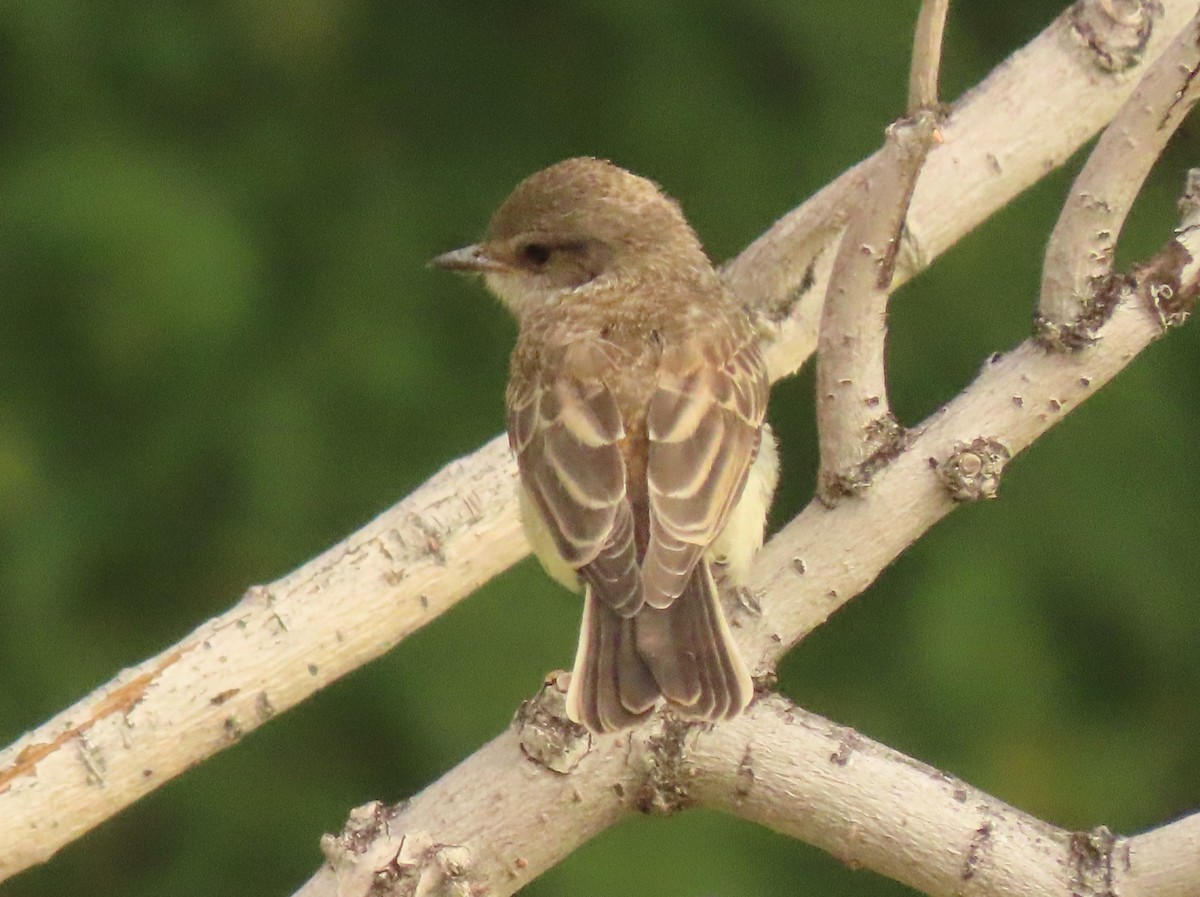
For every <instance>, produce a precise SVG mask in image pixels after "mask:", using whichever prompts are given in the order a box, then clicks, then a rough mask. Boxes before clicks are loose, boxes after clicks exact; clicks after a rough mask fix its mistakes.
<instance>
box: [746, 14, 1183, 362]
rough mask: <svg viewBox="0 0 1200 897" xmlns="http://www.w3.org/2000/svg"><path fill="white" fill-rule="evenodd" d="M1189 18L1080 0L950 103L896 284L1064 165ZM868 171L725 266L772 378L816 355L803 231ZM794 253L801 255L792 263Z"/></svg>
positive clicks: (818, 248) (818, 249)
mask: <svg viewBox="0 0 1200 897" xmlns="http://www.w3.org/2000/svg"><path fill="white" fill-rule="evenodd" d="M1195 11H1196V6H1195V4H1194V3H1192V2H1190V0H1186V2H1185V0H1164V2H1162V3H1161V4H1160V3H1158V2H1156V0H1123V2H1121V3H1119V4H1114V3H1113V2H1112V0H1083V2H1080V3H1076V4H1075V5H1073V6H1072V7H1071V8H1070V9H1069V10H1068V11H1067V12H1065V13H1064V14H1063V15H1062V16H1060V17H1059V18H1058V19H1057V20H1055V21H1054V22H1053V23H1051V24H1050V26H1049V27H1048V28H1046V30H1045V31H1043V32H1042V33H1041V34H1040V35H1039V36H1038V37H1037V38H1036V39H1035V40H1033V41H1031V42H1030V43H1029V44H1027V45H1026V46H1025V47H1023V48H1022V49H1020V50H1018V51H1017V52H1016V53H1014V54H1013V55H1012V56H1010V57H1009V58H1008V60H1006V61H1005V63H1004V64H1003V65H1000V66H999V67H997V68H996V70H995V71H993V72H992V73H991V74H990V75H989V76H988V77H987V78H986V79H984V81H983V82H981V83H980V84H979V85H978V86H977V87H975V88H973V89H972V90H971V91H969V92H968V93H967V94H965V95H964V96H963V97H961V98H960V99H959V100H958V101H957V102H956V103H955V104H954V106H953V109H952V111H951V112H950V114H949V115H948V116H947V118H946V120H945V121H944V122H943V124H942V127H941V132H942V138H943V141H942V144H941V145H939V146H937V147H935V148H934V149H933V150H932V151H931V152H930V153H929V157H928V158H927V160H926V162H925V167H924V169H923V170H922V172H921V177H920V178H919V179H918V181H917V187H916V191H915V193H914V194H913V199H912V204H911V206H910V208H909V210H908V218H907V221H906V230H905V235H904V242H903V245H902V246H901V252H900V257H899V259H898V263H897V269H896V278H895V285H897V286H898V285H899V284H901V283H903V282H904V281H906V280H908V279H909V278H910V277H912V276H913V275H914V274H915V273H916V272H917V271H920V270H922V269H923V268H925V267H926V266H927V265H928V264H929V263H930V262H931V261H932V260H933V259H935V258H937V256H939V255H941V253H943V252H945V251H946V250H947V249H948V248H949V247H950V246H952V245H953V244H954V242H955V241H956V240H958V239H959V237H961V236H962V235H963V234H965V233H969V232H970V231H971V230H973V229H974V228H975V227H976V226H977V225H978V224H979V223H980V222H981V221H983V220H984V219H985V218H987V217H988V216H989V215H991V214H992V213H993V212H994V211H995V210H996V209H998V208H1000V207H1001V206H1003V205H1004V204H1005V203H1007V202H1008V201H1009V200H1010V199H1012V197H1013V196H1015V195H1017V194H1018V193H1020V192H1021V191H1022V190H1024V189H1025V188H1026V187H1028V186H1029V185H1030V184H1033V183H1036V182H1037V181H1038V180H1039V179H1041V178H1042V177H1044V176H1045V175H1046V173H1047V172H1048V171H1050V170H1052V169H1054V168H1057V167H1058V166H1059V165H1061V164H1062V163H1063V162H1065V161H1066V160H1067V159H1068V158H1069V157H1070V156H1071V154H1072V153H1074V152H1075V150H1077V149H1078V148H1079V147H1080V146H1081V145H1082V144H1083V143H1084V142H1085V141H1086V140H1088V139H1090V138H1091V137H1092V135H1093V134H1095V133H1096V131H1097V130H1098V129H1099V128H1100V127H1102V126H1103V125H1104V124H1105V123H1106V122H1107V121H1108V120H1109V119H1110V118H1111V117H1112V116H1113V114H1114V113H1115V112H1116V110H1117V108H1118V107H1119V106H1120V105H1121V103H1122V102H1123V101H1124V100H1125V98H1126V97H1128V96H1129V94H1130V92H1131V91H1132V90H1133V87H1134V86H1135V84H1136V79H1137V76H1138V73H1139V71H1140V66H1142V65H1144V64H1145V63H1144V61H1145V60H1152V59H1154V58H1156V56H1157V55H1158V54H1159V53H1161V52H1162V51H1163V50H1164V49H1165V47H1166V46H1167V44H1168V43H1169V42H1170V40H1171V38H1173V37H1174V36H1175V35H1176V34H1177V33H1178V32H1179V31H1180V30H1181V29H1182V28H1183V27H1184V25H1185V24H1186V23H1187V21H1188V19H1189V18H1191V16H1192V15H1193V14H1194V13H1195ZM1118 13H1119V14H1118ZM869 164H871V160H867V161H866V162H863V163H860V164H859V165H858V166H855V167H854V168H852V169H850V170H849V171H847V172H846V173H844V174H843V175H841V176H840V177H838V178H837V179H836V180H835V181H833V182H832V183H831V184H829V185H828V186H827V187H825V188H823V189H822V190H820V191H819V192H818V193H817V194H815V195H814V196H813V197H812V198H811V199H810V200H809V201H808V202H806V203H804V204H803V205H802V206H800V207H799V208H797V209H796V210H794V211H792V212H789V213H788V214H787V215H785V216H784V217H783V218H781V219H780V220H779V221H778V222H777V223H776V224H775V225H774V226H772V227H771V228H770V229H769V230H768V231H767V232H766V233H764V234H763V235H762V236H760V237H759V238H758V239H757V240H755V241H754V242H753V243H752V244H750V246H748V247H747V248H746V249H745V250H743V252H742V253H741V254H740V255H738V257H737V258H735V259H733V260H732V261H730V262H729V263H728V265H727V266H726V267H725V270H724V274H725V279H726V282H727V283H729V285H730V286H731V287H732V289H733V290H734V292H735V293H736V294H737V295H739V296H742V297H743V298H744V300H745V301H746V303H747V304H749V305H752V306H754V307H756V308H759V309H761V310H763V312H764V315H765V321H766V323H767V324H768V325H769V328H768V330H769V335H770V340H769V342H770V345H769V346H768V349H767V363H768V365H769V367H770V369H771V376H772V378H773V379H778V378H780V377H782V376H785V375H787V374H790V373H792V372H793V371H796V370H798V369H799V368H800V367H801V365H803V364H804V362H805V361H807V360H808V358H809V356H810V355H811V354H812V352H813V350H814V349H815V348H816V334H817V322H818V321H819V320H820V315H821V303H822V300H823V298H824V296H825V291H826V286H827V283H828V271H829V268H830V266H831V263H832V259H830V258H829V256H830V255H831V253H828V252H823V251H822V250H823V249H825V246H823V245H822V244H821V243H820V242H819V241H818V240H815V239H813V236H814V234H813V231H812V228H813V227H815V226H818V225H819V226H820V227H821V228H822V229H824V230H831V231H834V232H836V230H838V229H839V228H840V225H839V223H838V220H837V219H838V218H839V217H840V216H843V215H845V213H846V208H845V206H846V197H847V195H848V194H849V192H850V189H851V185H852V184H853V183H854V182H855V180H856V179H857V178H859V177H861V175H862V172H863V170H864V168H865V166H867V165H869ZM844 220H845V219H844V218H843V219H842V221H843V223H844ZM798 244H800V245H802V246H803V249H804V251H803V252H802V253H800V254H798V255H794V254H793V250H794V249H795V248H796V247H797V245H798ZM814 260H815V261H814Z"/></svg>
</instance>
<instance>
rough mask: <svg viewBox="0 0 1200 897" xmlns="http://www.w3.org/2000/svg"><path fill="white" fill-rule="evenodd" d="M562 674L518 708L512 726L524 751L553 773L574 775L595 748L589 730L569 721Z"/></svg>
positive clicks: (564, 677)
mask: <svg viewBox="0 0 1200 897" xmlns="http://www.w3.org/2000/svg"><path fill="white" fill-rule="evenodd" d="M567 675H568V674H567V673H565V672H563V671H561V670H560V671H558V672H556V673H552V674H551V675H549V676H547V677H546V682H545V684H544V685H543V686H542V688H541V690H540V691H538V693H537V694H536V695H535V696H534V697H532V698H530V699H529V700H528V701H525V702H524V703H522V704H521V706H520V707H519V708H518V709H517V713H516V716H514V717H513V723H514V724H515V725H516V726H517V730H518V731H517V741H518V743H519V744H520V745H521V751H522V752H523V753H524V754H525V756H526V757H528V758H529V759H530V760H531V761H532V762H534V763H537V764H538V765H539V766H544V767H545V768H546V769H548V770H550V771H551V772H556V773H559V774H561V775H566V774H567V773H569V772H571V770H573V769H574V768H575V767H576V766H578V765H579V761H580V760H582V759H583V758H584V757H585V756H586V755H587V752H588V751H589V750H591V747H592V738H591V736H590V735H589V734H588V731H587V729H585V728H584V727H583V726H581V725H579V724H578V723H573V722H571V721H570V720H569V719H567V691H566V688H565V681H564V680H565V679H566V676H567Z"/></svg>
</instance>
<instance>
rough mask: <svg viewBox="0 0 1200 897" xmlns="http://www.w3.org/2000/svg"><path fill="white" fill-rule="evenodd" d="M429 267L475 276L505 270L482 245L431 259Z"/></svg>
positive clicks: (467, 247)
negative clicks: (469, 273) (463, 272)
mask: <svg viewBox="0 0 1200 897" xmlns="http://www.w3.org/2000/svg"><path fill="white" fill-rule="evenodd" d="M429 267H431V268H445V269H446V270H447V271H467V272H471V273H475V274H486V273H487V272H489V271H503V270H504V268H505V266H504V265H503V264H502V263H500V262H499V261H497V260H496V259H494V258H493V257H492V256H490V255H488V252H487V250H486V249H485V248H484V247H483V245H482V244H480V243H476V244H475V245H473V246H464V247H463V248H462V249H452V250H451V251H450V252H444V253H442V254H441V255H439V256H438V257H437V258H434V259H430V260H429Z"/></svg>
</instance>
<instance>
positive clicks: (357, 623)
mask: <svg viewBox="0 0 1200 897" xmlns="http://www.w3.org/2000/svg"><path fill="white" fill-rule="evenodd" d="M1163 8H1164V10H1165V14H1164V16H1163V18H1162V20H1161V22H1160V23H1159V25H1160V26H1161V27H1157V28H1155V29H1153V31H1152V32H1151V31H1150V29H1148V28H1147V29H1146V30H1147V33H1149V35H1150V37H1149V43H1148V44H1145V43H1144V42H1143V43H1141V44H1138V50H1139V51H1140V50H1142V49H1143V48H1144V50H1145V52H1146V53H1147V54H1149V55H1150V56H1151V58H1152V57H1153V55H1154V54H1156V53H1157V52H1160V50H1161V48H1162V47H1163V46H1165V43H1166V41H1167V39H1168V36H1169V35H1170V34H1172V33H1174V32H1175V31H1176V30H1178V29H1179V28H1180V27H1182V24H1183V22H1184V21H1185V20H1186V18H1187V17H1188V16H1189V15H1190V14H1191V13H1192V12H1194V4H1192V3H1185V2H1183V0H1165V2H1164V3H1163ZM1076 21H1077V18H1076V17H1075V16H1074V15H1072V17H1069V18H1068V17H1063V18H1060V19H1059V20H1058V21H1056V22H1055V23H1054V24H1053V25H1051V26H1050V28H1048V29H1047V30H1046V32H1044V33H1043V34H1042V35H1041V36H1040V37H1039V38H1038V39H1036V40H1035V41H1034V42H1033V43H1032V44H1030V45H1029V46H1028V47H1026V48H1025V49H1024V50H1022V51H1020V52H1019V53H1017V54H1016V55H1015V56H1014V57H1012V58H1011V59H1010V60H1009V61H1008V62H1007V63H1005V64H1004V65H1003V66H1002V67H1001V68H1000V69H998V70H997V72H996V73H994V74H993V75H992V76H991V77H990V78H989V79H988V80H987V81H986V82H985V83H984V84H983V85H981V86H980V87H979V88H977V89H976V90H975V91H973V92H972V93H971V94H970V95H968V96H967V97H965V98H964V99H963V101H962V102H960V103H959V104H958V106H957V107H956V109H955V112H954V114H953V117H952V120H951V122H949V123H948V124H947V126H946V129H945V131H944V133H945V134H946V137H947V145H945V146H942V147H939V148H938V149H937V150H935V151H934V152H933V153H931V154H930V159H929V165H927V171H926V176H924V177H922V178H921V180H920V182H919V183H918V185H917V190H916V193H915V195H914V197H913V203H912V208H911V210H910V214H909V220H908V225H909V231H910V233H912V234H916V237H915V238H914V240H913V242H912V245H913V246H916V247H919V249H918V250H915V251H914V252H913V253H912V254H911V256H909V257H908V258H902V259H901V262H902V269H903V271H904V273H905V275H906V276H908V275H911V273H912V272H913V271H914V270H916V269H917V268H919V267H921V266H923V265H924V264H925V263H927V261H928V260H929V259H931V258H932V257H934V256H935V255H936V254H937V253H939V252H941V251H942V250H944V249H945V248H946V247H947V246H949V245H950V244H951V243H952V242H953V241H954V240H955V239H957V238H958V237H959V236H961V235H962V234H963V233H965V232H967V231H969V230H970V229H971V228H972V227H974V226H975V225H976V224H977V223H978V222H979V221H980V220H982V218H984V217H986V215H987V214H989V213H990V212H991V211H993V210H994V209H996V208H998V207H999V206H1000V205H1002V204H1003V203H1004V202H1006V201H1007V200H1008V199H1010V198H1011V197H1012V196H1013V195H1015V194H1016V193H1017V192H1019V191H1020V190H1021V189H1024V187H1026V186H1028V185H1029V184H1030V183H1033V182H1034V181H1035V180H1036V179H1037V177H1040V176H1041V175H1042V174H1044V173H1045V172H1046V171H1047V170H1049V169H1050V168H1052V167H1053V166H1054V165H1057V164H1059V163H1061V161H1062V160H1063V159H1065V158H1066V157H1067V156H1068V155H1069V154H1070V153H1071V152H1072V151H1073V150H1074V149H1075V148H1076V147H1077V146H1078V145H1079V144H1080V143H1082V142H1083V141H1084V140H1085V139H1087V138H1088V137H1089V136H1090V135H1091V134H1092V133H1093V132H1094V131H1095V130H1096V129H1097V128H1098V127H1100V126H1101V125H1102V124H1103V123H1104V122H1105V121H1106V120H1107V118H1108V117H1109V116H1110V115H1111V114H1112V112H1113V110H1114V109H1115V108H1116V106H1117V104H1118V103H1119V102H1120V100H1121V99H1122V98H1123V97H1124V96H1126V95H1127V94H1128V92H1129V90H1130V89H1131V88H1132V81H1129V80H1126V79H1121V80H1118V79H1115V78H1112V77H1111V76H1108V75H1097V68H1096V62H1095V60H1097V59H1099V58H1100V57H1101V56H1104V57H1106V58H1107V57H1108V56H1111V53H1109V52H1108V51H1105V50H1103V48H1104V47H1106V46H1108V44H1107V43H1106V41H1105V39H1104V38H1105V35H1104V34H1099V33H1097V32H1096V31H1094V30H1093V31H1092V32H1090V33H1089V35H1090V36H1088V38H1087V40H1080V39H1079V38H1080V37H1081V33H1080V32H1079V29H1078V28H1077V27H1076V24H1075V23H1076ZM1014 133H1015V134H1017V135H1018V136H1017V139H1014V138H1013V134H1014ZM1022 138H1023V139H1022ZM1043 140H1044V141H1046V142H1045V143H1042V141H1043ZM839 183H841V182H840V181H839ZM840 190H841V188H840V187H838V186H837V185H836V184H835V185H834V186H832V187H830V188H827V189H826V190H825V191H822V192H821V193H820V194H818V195H817V196H816V197H814V199H813V200H812V201H811V202H810V203H807V204H806V205H805V206H803V207H801V208H800V209H798V210H796V211H794V212H793V213H791V214H789V215H788V216H787V217H785V218H784V219H783V220H782V221H781V222H780V223H779V224H778V225H776V226H775V227H774V228H772V229H771V231H769V232H768V234H766V235H764V237H762V238H760V240H758V241H756V243H755V244H754V245H753V246H752V247H750V248H749V249H748V250H747V251H746V252H745V253H743V254H742V256H739V258H738V259H737V260H735V262H734V263H732V264H731V265H730V267H729V268H728V269H727V272H726V274H727V276H728V278H729V280H730V282H731V283H732V284H733V285H734V286H735V288H736V289H737V290H738V294H739V295H740V296H742V297H743V298H744V299H745V301H746V302H747V303H748V304H750V305H753V306H755V307H756V308H760V309H762V310H763V311H764V315H765V319H766V320H768V321H769V322H774V324H775V326H774V335H775V336H776V337H777V339H776V342H775V346H774V348H773V349H772V352H771V359H772V370H773V372H774V375H775V376H776V377H778V376H782V375H783V374H785V373H788V372H790V371H792V370H795V369H796V367H798V366H799V365H800V364H801V363H803V360H804V359H805V358H807V357H808V355H809V354H810V353H811V351H812V347H813V345H814V340H815V327H814V326H813V325H814V322H815V320H816V316H815V313H816V311H817V309H818V307H819V305H818V303H816V302H815V300H814V299H813V298H812V297H813V296H819V295H822V294H823V292H824V281H823V280H822V281H819V282H813V283H812V284H810V286H812V289H810V290H808V291H807V292H806V293H805V292H804V291H803V290H800V292H801V293H803V294H804V296H805V301H804V302H793V301H792V300H793V298H796V299H798V298H799V297H797V296H794V294H795V293H796V292H797V291H798V290H799V288H800V287H802V286H803V285H804V282H805V273H806V272H810V273H811V272H813V271H814V270H815V272H816V274H818V275H821V276H823V274H822V272H823V271H824V270H826V266H827V263H826V265H817V266H816V267H815V269H814V267H813V266H812V264H811V263H812V262H813V260H814V259H815V258H818V257H821V251H820V246H821V239H820V236H821V235H823V234H826V233H828V232H829V231H830V230H831V229H836V228H837V226H838V225H837V221H838V213H837V212H836V211H835V207H836V197H837V196H838V195H840V193H839V191H840ZM935 210H936V214H934V211H935ZM814 222H823V224H821V225H819V226H817V235H816V236H814V233H813V232H812V231H811V230H810V229H809V226H810V225H813V224H814ZM797 259H799V261H797ZM793 306H794V308H793ZM787 311H790V312H791V313H790V314H785V312H787ZM1043 413H1044V412H1043ZM514 477H515V472H514V466H513V464H512V462H511V459H510V458H509V457H508V453H507V451H506V449H505V447H504V444H503V441H502V440H499V439H498V440H494V441H493V442H491V443H489V444H488V445H487V446H486V447H484V448H483V449H481V450H480V451H479V452H477V453H475V455H473V456H471V457H470V458H467V459H463V460H462V461H458V462H455V463H454V464H451V465H450V466H448V467H447V468H446V469H445V470H443V471H442V472H441V473H440V474H438V475H437V476H436V477H434V478H433V479H432V480H430V481H429V482H428V483H427V484H426V485H425V486H423V487H422V488H421V489H420V490H418V491H417V492H416V493H414V494H413V495H411V496H409V497H408V498H407V499H405V500H404V501H403V502H401V503H400V504H399V505H397V506H396V507H394V508H393V509H391V510H390V511H388V512H386V513H385V514H383V515H381V516H380V517H379V518H378V519H377V520H375V521H373V522H372V523H371V524H369V525H368V526H366V527H364V528H363V530H361V531H360V532H358V533H355V534H354V535H352V536H350V537H349V538H348V539H347V540H346V541H345V542H343V543H342V544H340V545H338V546H335V547H334V548H332V549H330V550H329V551H328V552H326V553H325V554H323V555H321V556H320V557H318V558H316V559H315V560H313V561H311V562H309V563H308V564H306V565H305V566H304V567H302V568H300V569H299V570H297V571H295V572H294V573H292V574H290V575H289V576H287V577H285V578H284V579H282V580H279V581H278V582H276V583H273V584H271V585H270V586H267V587H264V588H256V589H252V590H251V591H250V592H249V593H247V595H246V597H245V598H244V599H243V600H242V601H241V602H240V603H239V604H237V605H236V606H235V607H233V608H231V609H230V610H229V611H228V612H226V613H225V614H222V615H221V616H219V617H216V618H214V619H212V620H210V621H208V622H206V623H205V624H203V625H202V626H200V627H199V628H198V629H197V630H196V631H195V632H193V633H191V634H190V635H189V636H187V637H186V638H185V639H184V640H183V641H181V642H180V643H179V644H177V645H175V646H173V647H171V648H170V649H168V650H167V651H165V652H164V653H163V654H161V655H159V656H158V657H155V658H151V659H150V660H147V661H145V662H144V663H142V664H140V665H138V666H137V667H135V668H132V669H130V670H127V671H125V672H123V673H122V674H120V675H119V676H117V677H116V678H115V679H114V680H113V681H112V682H109V683H108V684H106V685H105V686H103V687H102V688H100V689H99V690H97V691H96V692H95V693H94V694H92V695H90V696H88V697H87V698H85V699H84V700H82V701H81V702H79V703H78V704H76V705H75V706H74V707H72V708H70V709H68V710H66V711H64V712H63V713H61V714H59V715H58V716H57V717H55V718H54V719H52V720H50V721H49V722H47V723H45V724H44V725H42V726H41V727H39V728H38V729H36V730H34V731H32V732H30V733H28V734H26V735H25V736H23V737H22V738H20V739H18V741H17V742H15V743H14V744H13V745H11V746H10V747H8V748H7V749H5V750H4V751H3V752H0V880H2V879H4V878H7V877H8V876H10V875H12V874H14V873H16V872H17V871H19V870H21V869H23V868H26V867H27V866H29V865H31V864H33V863H37V862H40V861H42V860H45V859H46V858H48V857H49V856H51V855H52V854H53V853H54V852H55V851H56V850H58V849H59V848H60V847H61V846H63V845H64V844H66V843H69V842H70V841H71V840H72V839H73V838H75V837H77V836H78V835H79V834H80V833H82V832H85V831H87V830H89V829H91V828H92V827H94V826H95V825H97V824H98V823H99V822H101V821H103V820H104V819H106V818H108V817H109V816H111V815H112V814H113V813H115V812H117V811H118V810H119V809H121V808H122V807H124V806H126V805H127V804H128V803H130V802H132V801H133V800H135V799H137V798H138V797H139V796H141V795H142V794H145V793H146V792H148V791H149V790H151V789H153V788H155V787H157V786H158V785H160V784H161V783H162V782H164V781H166V780H168V779H170V778H171V777H173V776H175V775H177V774H179V773H180V772H182V771H183V770H184V769H187V768H188V767H190V766H192V765H194V764H196V763H198V762H200V761H201V760H203V759H204V758H205V757H207V756H209V755H211V754H212V753H215V752H216V751H218V750H220V749H222V748H223V747H226V746H228V745H230V744H232V743H234V742H236V740H237V738H238V737H239V736H240V734H241V733H243V732H245V731H248V730H250V729H252V728H254V727H256V726H257V725H259V724H260V723H261V722H263V721H265V720H266V719H268V718H270V717H271V716H272V715H274V714H275V713H277V712H280V711H282V710H286V709H287V708H289V707H290V706H292V705H293V704H295V703H297V702H299V701H301V700H303V699H304V698H305V697H307V696H308V695H310V694H311V693H312V692H313V691H315V690H316V689H318V688H320V687H321V686H323V685H325V684H327V683H328V682H329V681H331V680H332V679H334V678H336V677H337V676H340V675H341V674H342V673H344V672H346V671H347V670H349V669H352V668H354V667H356V666H359V665H361V664H362V663H365V662H366V661H368V660H370V659H371V658H373V657H375V656H378V655H379V654H380V653H382V652H383V651H386V650H387V649H388V648H390V647H391V646H393V645H394V644H395V643H396V642H398V641H399V640H401V639H403V638H404V637H405V636H406V635H408V634H409V633H410V632H412V631H413V630H414V629H416V628H418V627H420V626H421V625H424V623H426V622H428V621H429V620H430V619H432V618H433V617H435V616H436V615H437V614H439V613H441V612H442V611H443V610H445V609H446V608H447V607H449V606H450V605H452V604H453V603H454V602H455V601H457V600H458V599H459V598H461V597H463V596H464V595H466V594H468V593H469V592H471V591H472V590H473V589H475V588H476V587H477V586H478V585H479V584H480V583H482V582H484V581H486V580H487V579H489V578H490V577H492V576H494V575H495V574H496V573H498V572H500V571H501V570H503V569H504V568H506V567H507V566H509V565H510V564H512V563H513V562H514V561H515V560H517V559H518V558H519V557H521V556H522V555H523V554H524V553H525V551H526V550H527V548H526V545H525V542H524V540H523V539H522V537H521V536H520V533H519V526H518V523H517V518H516V509H515V500H514V497H513V495H514ZM857 504H858V503H855V505H857ZM897 510H901V511H902V510H903V509H902V508H900V509H897ZM872 525H873V526H874V527H875V528H883V527H885V523H884V522H883V521H876V522H874V523H873V524H872ZM857 541H859V542H860V543H861V542H862V540H861V539H858V540H857ZM792 556H793V557H794V556H795V555H794V554H793V555H792ZM787 560H788V563H789V564H790V557H789V558H788V559H787ZM870 576H872V577H873V576H874V572H871V573H870ZM792 585H793V584H791V583H789V588H790V587H791V586H792ZM772 619H773V618H772ZM780 631H781V630H780ZM768 635H769V634H768ZM761 656H765V655H761ZM101 786H103V787H101Z"/></svg>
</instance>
